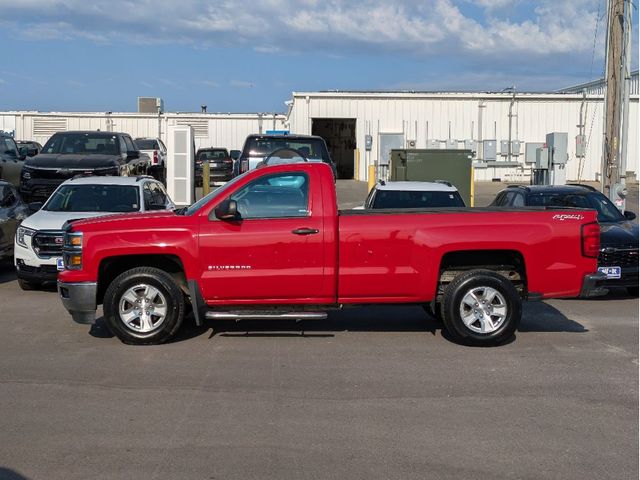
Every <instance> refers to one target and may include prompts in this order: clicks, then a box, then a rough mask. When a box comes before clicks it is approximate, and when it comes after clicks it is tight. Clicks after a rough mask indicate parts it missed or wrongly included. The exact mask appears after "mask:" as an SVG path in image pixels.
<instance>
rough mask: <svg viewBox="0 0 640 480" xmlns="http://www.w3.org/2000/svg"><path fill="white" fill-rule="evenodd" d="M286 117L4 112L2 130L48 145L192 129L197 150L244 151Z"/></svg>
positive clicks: (163, 134)
mask: <svg viewBox="0 0 640 480" xmlns="http://www.w3.org/2000/svg"><path fill="white" fill-rule="evenodd" d="M284 120H285V116H284V115H282V114H272V113H269V114H266V113H265V114H262V113H204V114H201V113H163V114H161V115H157V114H145V113H111V112H106V113H105V112H93V113H86V112H85V113H68V112H51V113H42V112H0V130H4V131H7V132H14V136H15V138H16V139H20V140H35V141H36V142H39V143H41V144H43V145H44V143H45V142H46V141H47V140H48V139H49V137H51V135H53V134H54V133H55V132H61V131H67V130H103V131H112V132H125V133H128V134H129V135H131V136H132V137H133V138H136V137H160V138H162V139H163V140H164V142H165V143H166V142H167V137H166V134H167V126H169V125H191V126H192V127H193V129H194V134H195V142H196V148H200V147H226V148H228V149H230V150H231V149H241V148H242V145H243V144H244V140H245V138H246V137H247V135H249V134H251V133H261V132H266V131H268V130H282V129H283V128H284V123H283V122H284Z"/></svg>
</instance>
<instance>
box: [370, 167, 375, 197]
mask: <svg viewBox="0 0 640 480" xmlns="http://www.w3.org/2000/svg"><path fill="white" fill-rule="evenodd" d="M368 180H369V191H371V189H372V188H373V187H374V186H375V184H376V167H375V165H369V175H368Z"/></svg>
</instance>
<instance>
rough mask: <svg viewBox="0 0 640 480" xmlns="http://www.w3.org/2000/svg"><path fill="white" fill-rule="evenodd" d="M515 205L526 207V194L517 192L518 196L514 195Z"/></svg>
mask: <svg viewBox="0 0 640 480" xmlns="http://www.w3.org/2000/svg"><path fill="white" fill-rule="evenodd" d="M513 206H514V207H524V195H522V194H521V193H516V196H515V197H513Z"/></svg>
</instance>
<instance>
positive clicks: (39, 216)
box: [21, 210, 113, 230]
mask: <svg viewBox="0 0 640 480" xmlns="http://www.w3.org/2000/svg"><path fill="white" fill-rule="evenodd" d="M105 215H113V214H112V213H109V212H49V211H46V210H39V211H37V212H36V213H34V214H33V215H31V216H29V217H27V218H26V219H25V220H23V221H22V224H21V225H22V226H23V227H26V228H32V229H33V230H61V229H62V226H63V225H64V224H65V222H67V221H70V220H82V219H85V218H95V217H103V216H105Z"/></svg>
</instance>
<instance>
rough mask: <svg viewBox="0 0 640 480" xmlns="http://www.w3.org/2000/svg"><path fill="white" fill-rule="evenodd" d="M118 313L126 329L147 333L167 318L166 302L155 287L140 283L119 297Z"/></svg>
mask: <svg viewBox="0 0 640 480" xmlns="http://www.w3.org/2000/svg"><path fill="white" fill-rule="evenodd" d="M118 313H119V316H120V320H121V321H122V323H124V324H125V326H126V327H127V328H129V329H131V330H134V331H136V332H139V333H149V332H151V331H153V330H155V329H157V328H158V327H160V325H162V323H163V322H164V321H165V319H166V318H167V300H166V298H165V297H164V295H163V294H162V293H161V292H160V290H158V289H157V288H156V287H154V286H152V285H148V284H145V283H141V284H139V285H136V286H134V287H131V288H129V289H128V290H127V291H126V292H125V293H124V295H122V297H120V303H119V305H118Z"/></svg>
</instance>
